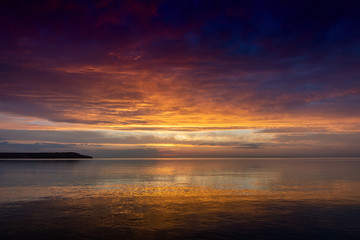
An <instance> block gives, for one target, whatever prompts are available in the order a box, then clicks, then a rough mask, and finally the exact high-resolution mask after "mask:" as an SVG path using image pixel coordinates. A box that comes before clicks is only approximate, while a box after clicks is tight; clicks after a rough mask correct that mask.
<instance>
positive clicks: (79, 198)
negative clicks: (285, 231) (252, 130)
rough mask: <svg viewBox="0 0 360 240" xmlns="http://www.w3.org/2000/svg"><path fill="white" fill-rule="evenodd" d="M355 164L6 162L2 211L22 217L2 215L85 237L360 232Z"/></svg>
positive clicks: (0, 202)
mask: <svg viewBox="0 0 360 240" xmlns="http://www.w3.org/2000/svg"><path fill="white" fill-rule="evenodd" d="M353 164H354V165H353V166H350V165H349V166H348V165H347V164H345V163H342V162H339V163H334V162H332V163H331V162H330V163H323V162H306V163H303V162H302V163H297V162H291V163H289V162H286V161H272V162H270V161H262V162H260V161H253V160H252V161H243V162H240V161H238V162H237V161H226V162H221V161H203V162H202V161H184V162H181V161H178V162H176V161H174V162H165V161H155V162H150V161H143V162H131V161H130V162H121V161H119V162H116V161H114V162H96V161H95V162H91V161H89V162H83V163H77V164H71V165H69V164H60V163H56V164H55V163H51V164H49V163H31V164H30V163H25V165H24V166H22V165H21V164H14V163H9V164H3V165H2V172H1V169H0V180H1V178H2V181H0V183H1V187H0V207H1V206H2V208H0V216H12V218H11V219H15V220H11V219H10V220H6V221H5V220H2V221H3V222H1V219H0V223H2V224H3V226H0V232H1V229H3V230H6V231H8V229H16V226H18V225H19V222H21V226H25V228H27V229H28V231H32V229H37V228H39V229H56V228H57V227H59V226H58V225H59V224H60V225H61V227H62V228H65V229H67V230H68V231H70V232H71V234H75V235H76V234H78V233H79V234H80V233H81V235H82V236H85V237H84V238H85V239H86V236H87V234H90V233H91V234H93V233H92V231H94V229H102V230H99V233H98V234H102V235H103V234H104V231H103V230H104V229H106V231H110V230H111V229H112V230H114V232H113V234H114V235H111V236H110V235H109V236H107V238H108V239H112V238H114V237H117V236H120V235H121V236H127V238H135V239H144V238H150V239H158V235H156V236H155V235H152V234H155V233H157V234H159V232H163V231H165V232H166V233H167V234H170V233H173V234H177V235H176V236H178V237H179V238H181V239H182V237H183V235H182V234H184V231H186V232H191V231H192V232H193V233H194V234H196V233H197V232H199V231H205V232H209V231H210V232H211V231H215V230H214V229H217V230H216V231H217V233H221V234H224V233H226V234H227V233H229V232H230V233H231V232H232V233H233V234H234V235H236V234H239V232H241V233H244V232H247V231H250V230H251V231H253V232H252V233H257V231H258V229H259V228H263V229H271V228H274V229H282V228H286V227H288V228H291V229H292V230H294V229H300V230H301V231H303V229H301V228H305V227H304V224H308V225H307V226H310V227H308V228H311V227H312V226H313V225H314V226H315V225H316V226H318V227H319V228H321V229H333V228H338V229H340V230H342V229H345V230H346V231H347V230H348V229H350V230H349V231H350V232H356V231H357V232H358V230H354V229H360V226H359V221H356V216H357V213H358V212H359V206H360V190H359V189H360V179H359V177H358V169H359V168H358V167H359V165H358V164H357V163H353ZM7 209H12V210H11V211H14V212H15V213H14V214H13V215H11V213H9V211H10V210H9V211H8V210H7ZM334 209H335V210H334ZM344 209H345V210H344ZM349 209H350V210H349ZM19 213H20V214H19ZM1 214H3V215H1ZM351 214H353V215H351ZM339 216H340V217H339ZM349 216H350V217H349ZM351 216H352V217H351ZM344 219H345V220H344ZM347 219H348V220H347ZM354 219H355V221H354ZM12 221H13V222H12ZM342 224H346V226H343V225H342ZM14 226H15V227H14ZM229 226H230V227H231V229H230V230H229V229H227V228H228V227H229ZM234 226H235V230H234ZM230 227H229V228H230ZM69 229H70V230H69ZM222 229H226V230H224V231H223V230H222ZM236 229H240V230H236ZM249 229H250V230H249ZM133 230H135V232H132V231H133ZM300 230H299V231H300ZM340 230H339V231H340ZM236 231H237V232H236ZM269 231H270V230H269ZM271 231H273V230H271ZM14 232H16V231H14ZM110 232H111V231H110ZM120 232H121V234H120ZM130 232H131V235H127V234H130ZM119 234H120V235H119ZM134 234H135V235H134ZM137 234H140V235H137ZM264 234H265V233H264ZM0 235H1V234H0ZM149 236H150V237H149ZM151 236H152V237H151ZM172 237H173V236H172V235H171V234H170V235H167V238H168V239H172ZM103 238H104V239H106V238H105V237H103ZM124 238H125V237H124ZM92 239H97V237H94V236H92ZM287 239H290V238H287ZM291 239H292V238H291Z"/></svg>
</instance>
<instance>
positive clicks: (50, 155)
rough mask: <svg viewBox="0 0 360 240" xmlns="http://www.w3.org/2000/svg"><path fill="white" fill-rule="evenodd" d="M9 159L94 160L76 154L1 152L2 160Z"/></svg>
mask: <svg viewBox="0 0 360 240" xmlns="http://www.w3.org/2000/svg"><path fill="white" fill-rule="evenodd" d="M9 158H17V159H18V158H92V157H91V156H86V155H82V154H79V153H76V152H39V153H23V152H0V159H9Z"/></svg>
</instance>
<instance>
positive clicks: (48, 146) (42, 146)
mask: <svg viewBox="0 0 360 240" xmlns="http://www.w3.org/2000/svg"><path fill="white" fill-rule="evenodd" d="M75 147H76V145H75V144H57V143H33V144H22V143H11V142H7V141H2V142H0V151H3V152H24V151H31V152H36V151H52V150H53V149H61V150H62V151H63V150H64V149H73V148H75Z"/></svg>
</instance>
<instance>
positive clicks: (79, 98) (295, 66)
mask: <svg viewBox="0 0 360 240" xmlns="http://www.w3.org/2000/svg"><path fill="white" fill-rule="evenodd" d="M85 2H86V3H85ZM359 9H360V1H314V0H312V1H256V0H255V1H210V0H203V1H196V0H192V1H187V0H179V1H175V0H171V1H170V0H169V1H130V0H129V1H115V0H98V1H76V0H69V1H65V0H54V1H27V0H23V1H14V0H9V1H1V3H0V69H1V70H0V120H1V121H0V151H7V152H38V151H42V152H46V151H56V152H61V151H74V152H79V153H83V154H89V155H92V156H95V157H250V156H254V157H257V156H360V14H359Z"/></svg>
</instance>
